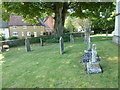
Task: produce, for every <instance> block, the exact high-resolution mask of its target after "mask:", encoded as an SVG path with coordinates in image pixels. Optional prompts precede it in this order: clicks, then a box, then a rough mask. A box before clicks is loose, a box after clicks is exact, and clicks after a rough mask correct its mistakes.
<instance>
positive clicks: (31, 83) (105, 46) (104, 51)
mask: <svg viewBox="0 0 120 90" xmlns="http://www.w3.org/2000/svg"><path fill="white" fill-rule="evenodd" d="M93 43H94V44H96V50H97V53H98V54H99V56H100V65H101V67H102V70H103V73H99V74H87V73H86V71H85V68H84V65H82V63H81V61H82V54H83V53H84V50H86V49H87V45H86V44H84V38H83V37H76V38H74V43H71V42H66V43H64V53H63V54H62V55H61V54H60V47H59V46H60V45H59V43H45V45H44V46H41V45H40V44H39V43H37V44H31V51H30V52H26V50H25V46H21V47H13V48H10V50H9V51H8V52H4V53H3V55H2V56H1V58H2V62H3V64H2V65H3V66H2V87H3V88H28V87H29V88H117V87H118V56H117V55H118V45H117V44H115V43H113V42H112V37H111V36H107V37H106V36H97V35H92V36H91V44H93Z"/></svg>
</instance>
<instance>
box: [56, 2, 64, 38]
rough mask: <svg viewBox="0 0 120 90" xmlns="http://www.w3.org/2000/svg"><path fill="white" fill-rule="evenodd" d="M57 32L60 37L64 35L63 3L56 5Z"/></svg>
mask: <svg viewBox="0 0 120 90" xmlns="http://www.w3.org/2000/svg"><path fill="white" fill-rule="evenodd" d="M55 5H56V6H55V26H54V28H55V30H56V34H57V36H58V37H60V36H62V34H63V25H62V10H63V3H60V2H57V3H56V4H55Z"/></svg>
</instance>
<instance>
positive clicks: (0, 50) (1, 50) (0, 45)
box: [0, 42, 5, 53]
mask: <svg viewBox="0 0 120 90" xmlns="http://www.w3.org/2000/svg"><path fill="white" fill-rule="evenodd" d="M3 45H4V44H3V42H0V52H1V53H2V52H4V51H5V48H3Z"/></svg>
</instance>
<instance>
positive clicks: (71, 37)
mask: <svg viewBox="0 0 120 90" xmlns="http://www.w3.org/2000/svg"><path fill="white" fill-rule="evenodd" d="M70 42H71V43H74V36H73V35H71V34H70Z"/></svg>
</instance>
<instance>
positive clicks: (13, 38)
mask: <svg viewBox="0 0 120 90" xmlns="http://www.w3.org/2000/svg"><path fill="white" fill-rule="evenodd" d="M8 39H9V40H15V39H18V37H15V36H13V37H9V38H8Z"/></svg>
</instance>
